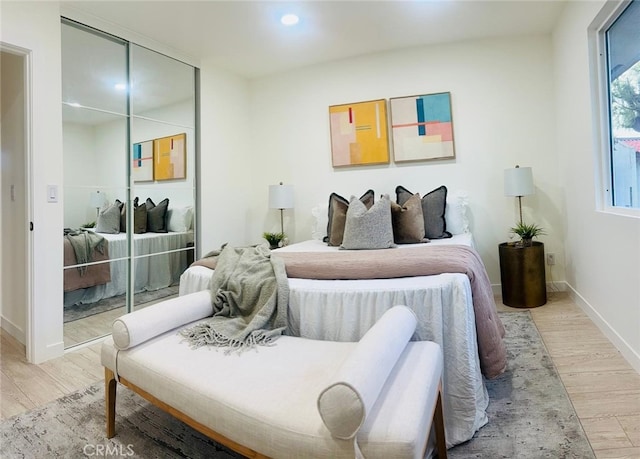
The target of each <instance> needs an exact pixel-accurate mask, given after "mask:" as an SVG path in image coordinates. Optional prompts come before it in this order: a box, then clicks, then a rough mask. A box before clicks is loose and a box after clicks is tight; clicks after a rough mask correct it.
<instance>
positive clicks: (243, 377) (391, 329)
mask: <svg viewBox="0 0 640 459" xmlns="http://www.w3.org/2000/svg"><path fill="white" fill-rule="evenodd" d="M211 314H212V309H211V300H210V296H209V292H207V291H205V292H197V293H193V294H190V295H186V296H182V297H178V298H175V299H171V300H167V301H164V302H161V303H158V304H156V305H153V306H150V307H148V308H145V309H142V310H139V311H136V312H133V313H131V314H127V315H125V316H122V317H121V318H119V319H117V320H116V321H115V322H114V325H113V334H112V337H111V338H108V339H107V340H105V342H104V344H103V346H102V363H103V365H104V366H105V388H106V406H107V410H106V412H107V436H108V437H109V438H111V437H112V436H114V435H115V407H116V386H117V381H119V382H120V383H121V384H123V385H125V386H127V387H128V388H130V389H131V390H133V391H134V392H136V393H138V394H140V395H141V396H143V397H145V398H146V399H147V400H149V401H150V402H152V403H154V404H155V405H157V406H159V407H161V408H163V409H165V410H166V411H168V412H169V413H171V414H172V415H174V416H175V417H176V418H178V419H180V420H182V421H184V422H185V423H187V424H188V425H190V426H192V427H193V428H195V429H196V430H198V431H200V432H202V433H204V434H205V435H208V436H209V437H211V438H212V439H214V440H215V441H217V442H219V443H222V444H224V445H226V446H227V447H229V448H231V449H233V450H235V451H237V452H239V453H240V454H243V455H245V456H248V457H274V458H281V457H282V458H286V457H289V458H301V457H314V458H315V457H326V458H353V457H361V456H360V454H361V455H362V456H364V457H365V458H368V459H371V458H384V459H388V458H422V457H424V456H425V454H426V451H427V445H428V440H429V437H430V434H431V432H432V430H435V439H436V443H437V449H438V451H439V457H441V458H442V457H446V446H445V445H446V442H445V438H444V423H443V418H442V402H441V375H442V365H443V363H442V354H441V350H440V347H439V346H438V345H437V344H436V343H432V342H424V341H423V342H410V341H409V340H410V338H411V336H412V335H413V333H414V330H415V326H416V319H415V316H414V315H413V312H412V311H411V310H410V309H408V308H406V307H404V306H396V307H394V308H392V309H390V310H389V311H387V312H386V313H385V314H384V315H383V316H382V317H381V318H380V320H378V322H376V324H375V325H374V326H373V327H372V328H371V329H370V330H369V331H368V332H367V333H366V334H365V335H364V336H363V338H362V339H361V340H360V341H359V342H358V343H343V342H329V341H316V340H309V339H304V338H297V337H291V336H282V337H280V338H279V339H278V340H277V341H276V342H275V343H274V344H273V345H272V346H258V347H256V348H255V349H250V350H247V351H244V352H242V353H227V352H224V350H223V349H215V348H209V347H202V348H198V349H192V348H191V347H189V345H188V344H187V343H186V342H183V341H182V337H181V336H180V335H179V334H178V331H179V330H180V329H181V328H183V327H185V326H187V325H192V324H193V323H194V322H195V321H197V320H200V319H203V318H205V317H208V316H210V315H211ZM432 421H434V422H433V426H432ZM432 427H434V429H432Z"/></svg>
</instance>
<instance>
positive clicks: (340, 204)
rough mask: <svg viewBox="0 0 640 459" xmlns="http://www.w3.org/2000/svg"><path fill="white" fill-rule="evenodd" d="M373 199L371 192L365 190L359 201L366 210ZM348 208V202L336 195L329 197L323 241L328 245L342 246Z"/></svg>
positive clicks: (332, 194) (371, 204)
mask: <svg viewBox="0 0 640 459" xmlns="http://www.w3.org/2000/svg"><path fill="white" fill-rule="evenodd" d="M374 197H375V195H374V193H373V190H367V191H365V193H364V194H363V195H362V196H360V201H361V202H362V203H364V205H365V206H366V208H367V209H370V208H371V206H373V201H374ZM348 208H349V201H347V200H346V199H345V198H343V197H342V196H340V195H339V194H336V193H331V195H329V222H328V224H327V236H326V237H325V238H324V239H323V241H324V242H326V243H327V244H328V245H330V246H334V247H338V246H339V245H340V244H342V235H343V234H344V223H345V219H346V218H347V209H348Z"/></svg>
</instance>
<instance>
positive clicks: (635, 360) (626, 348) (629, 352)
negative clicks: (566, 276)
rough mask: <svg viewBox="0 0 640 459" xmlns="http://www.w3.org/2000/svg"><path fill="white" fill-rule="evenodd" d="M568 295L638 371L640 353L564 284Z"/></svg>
mask: <svg viewBox="0 0 640 459" xmlns="http://www.w3.org/2000/svg"><path fill="white" fill-rule="evenodd" d="M566 285H567V290H568V292H569V296H570V297H571V299H572V300H573V301H574V303H576V304H577V305H578V307H580V309H582V310H583V311H584V312H585V313H586V314H587V315H588V316H589V318H590V319H591V320H592V321H593V323H595V324H596V326H597V327H598V328H599V329H600V331H601V332H602V333H603V334H604V335H605V336H606V337H607V338H608V339H609V341H611V343H613V345H614V346H615V347H616V348H617V349H618V351H620V353H621V354H622V356H623V357H624V358H625V360H626V361H627V362H629V364H630V365H631V366H632V367H633V368H634V369H635V370H636V371H637V372H638V373H640V355H638V353H636V352H635V351H634V350H633V348H632V347H631V346H630V345H629V343H627V342H626V341H625V340H624V339H623V338H622V337H621V336H620V335H619V334H618V333H617V332H616V331H615V330H614V329H613V328H612V327H611V325H609V323H608V322H607V321H606V320H605V319H604V318H603V317H602V316H601V315H600V314H599V313H598V311H596V309H595V308H594V307H593V306H592V305H591V304H589V302H588V301H587V300H586V299H585V298H584V297H583V296H582V295H580V293H578V291H577V290H576V289H575V288H573V286H572V285H570V284H568V283H567V284H566Z"/></svg>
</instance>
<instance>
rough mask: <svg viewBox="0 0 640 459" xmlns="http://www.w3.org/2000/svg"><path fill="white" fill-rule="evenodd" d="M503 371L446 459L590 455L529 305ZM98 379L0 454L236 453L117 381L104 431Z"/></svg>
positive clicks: (17, 434)
mask: <svg viewBox="0 0 640 459" xmlns="http://www.w3.org/2000/svg"><path fill="white" fill-rule="evenodd" d="M500 317H501V318H502V320H503V322H504V324H505V327H506V329H507V337H506V345H507V352H508V359H509V368H508V370H507V372H506V373H505V374H504V375H502V376H500V377H499V378H496V379H494V380H491V381H487V389H488V391H489V395H490V397H491V401H490V403H489V408H488V416H489V424H487V425H486V426H485V427H483V428H482V429H480V431H479V432H477V433H476V435H475V437H474V438H473V439H472V440H470V441H468V442H466V443H464V444H462V445H458V446H456V447H454V448H452V449H450V450H449V452H448V453H449V457H451V458H455V459H458V458H491V459H494V458H523V459H524V458H531V459H534V458H535V459H539V458H553V459H556V458H576V459H577V458H579V459H585V458H594V457H595V456H594V454H593V451H592V450H591V448H590V446H589V443H588V442H587V440H586V436H585V434H584V431H583V430H582V427H581V425H580V423H579V422H578V419H577V417H576V414H575V411H574V409H573V406H572V405H571V402H570V401H569V398H568V396H567V393H566V391H565V389H564V386H563V385H562V382H561V381H560V379H559V377H558V374H557V372H556V371H555V368H554V366H553V364H552V362H551V359H550V358H549V355H548V354H547V352H546V349H545V348H544V345H543V343H542V341H541V339H540V335H539V334H538V331H537V329H536V328H535V325H534V324H533V321H532V319H531V315H530V314H529V312H528V311H521V312H520V311H518V312H508V313H501V314H500ZM104 409H105V408H104V386H103V384H102V383H98V384H95V385H93V386H90V387H89V388H87V389H84V390H81V391H78V392H75V393H73V394H71V395H68V396H65V397H62V398H60V399H58V400H56V401H54V402H52V403H51V404H49V405H47V406H45V407H42V408H39V409H36V410H33V411H30V412H28V413H25V414H21V415H17V416H14V417H12V418H10V419H7V420H5V421H3V422H2V423H0V445H2V446H1V450H2V457H3V458H7V459H8V458H12V459H13V458H31V457H47V458H54V457H56V458H71V457H91V456H96V457H137V458H150V459H154V458H213V459H230V458H238V457H241V456H239V455H237V454H235V453H233V452H231V451H229V450H227V449H225V448H223V447H221V446H219V445H217V444H216V443H215V442H213V441H211V440H209V439H208V438H206V437H205V436H203V435H201V434H199V433H198V432H196V431H194V430H193V429H191V428H190V427H188V426H186V425H185V424H183V423H181V422H179V421H177V420H175V419H174V418H172V417H171V416H170V415H168V414H166V413H164V412H163V411H161V410H159V409H158V408H155V407H154V406H152V405H150V404H149V403H147V402H146V401H145V400H144V399H142V398H140V397H139V396H137V395H136V394H134V393H132V392H131V391H129V390H127V389H125V388H123V387H119V388H118V398H117V410H116V413H117V414H116V431H117V434H116V436H115V437H114V438H112V439H111V440H106V439H105V437H104V429H105V421H104Z"/></svg>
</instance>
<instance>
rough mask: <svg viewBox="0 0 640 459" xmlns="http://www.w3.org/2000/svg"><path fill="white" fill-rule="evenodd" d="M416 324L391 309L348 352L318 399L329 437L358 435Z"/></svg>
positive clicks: (403, 310)
mask: <svg viewBox="0 0 640 459" xmlns="http://www.w3.org/2000/svg"><path fill="white" fill-rule="evenodd" d="M143 310H144V309H143ZM416 324H417V319H416V315H415V314H414V312H413V311H412V310H411V309H409V308H408V307H406V306H394V307H392V308H391V309H389V310H388V311H386V312H385V313H384V314H383V315H382V317H380V319H379V320H378V321H377V322H376V323H375V324H374V325H373V327H371V328H370V329H369V331H367V333H365V335H364V336H363V337H362V339H361V340H360V341H359V342H358V344H357V345H356V346H355V348H354V349H353V351H351V353H350V354H349V356H348V357H347V358H346V360H345V361H344V363H343V364H342V365H341V366H340V368H339V369H338V371H337V372H336V374H335V375H334V376H333V378H332V381H331V382H330V384H329V385H328V386H327V387H326V388H325V389H323V390H322V392H320V396H319V397H318V402H317V403H318V411H319V412H320V417H321V418H322V421H323V422H324V425H325V426H327V429H329V431H330V432H331V435H333V436H334V437H336V438H341V439H344V440H347V439H349V438H353V437H354V436H355V435H356V434H357V433H358V430H359V429H360V427H361V426H362V424H364V421H365V419H366V418H367V415H368V414H369V412H370V411H371V408H372V407H373V405H374V404H375V402H376V400H377V399H378V396H379V395H380V392H381V391H382V388H383V387H384V385H385V383H386V382H387V378H388V377H389V375H390V374H391V372H392V371H393V367H394V366H395V365H396V362H397V361H398V359H399V358H400V355H402V353H403V352H404V349H405V347H406V346H407V343H408V342H409V340H410V339H411V337H412V336H413V333H414V332H415V329H416Z"/></svg>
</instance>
